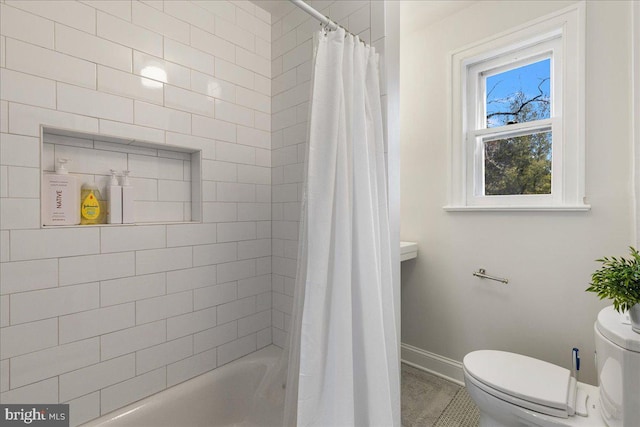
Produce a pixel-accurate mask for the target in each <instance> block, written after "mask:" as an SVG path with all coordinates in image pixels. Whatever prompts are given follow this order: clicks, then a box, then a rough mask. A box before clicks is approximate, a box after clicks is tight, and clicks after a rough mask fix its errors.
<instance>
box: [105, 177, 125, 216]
mask: <svg viewBox="0 0 640 427" xmlns="http://www.w3.org/2000/svg"><path fill="white" fill-rule="evenodd" d="M107 203H108V204H109V205H108V208H107V223H109V224H122V186H120V185H118V178H117V177H116V171H115V170H113V169H111V180H110V181H109V186H108V187H107Z"/></svg>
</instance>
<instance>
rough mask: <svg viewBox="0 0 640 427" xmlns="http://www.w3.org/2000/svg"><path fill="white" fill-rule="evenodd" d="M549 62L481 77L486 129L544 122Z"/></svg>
mask: <svg viewBox="0 0 640 427" xmlns="http://www.w3.org/2000/svg"><path fill="white" fill-rule="evenodd" d="M550 66H551V59H545V60H542V61H538V62H534V63H532V64H528V65H525V66H523V67H519V68H514V69H512V70H509V71H505V72H502V73H499V74H494V75H492V76H489V77H486V78H485V90H486V94H487V98H486V106H485V107H486V108H485V111H486V113H487V127H488V128H491V127H496V126H504V125H508V124H513V123H524V122H530V121H533V120H541V119H548V118H549V117H550V116H551V115H550V109H551V95H550V83H549V77H550V75H551V73H550Z"/></svg>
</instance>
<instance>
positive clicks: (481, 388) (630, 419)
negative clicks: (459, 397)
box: [462, 306, 640, 427]
mask: <svg viewBox="0 0 640 427" xmlns="http://www.w3.org/2000/svg"><path fill="white" fill-rule="evenodd" d="M594 329H595V344H596V355H597V357H596V364H597V369H598V379H599V383H600V386H599V387H594V386H592V385H589V384H584V383H581V382H576V380H575V378H574V377H573V376H572V375H571V372H570V371H569V370H568V369H565V368H561V367H559V366H556V365H552V364H551V363H547V362H543V361H541V360H537V359H534V358H531V357H527V356H522V355H519V354H514V353H508V352H504V351H495V350H480V351H474V352H471V353H469V354H467V355H466V356H465V357H464V360H463V362H462V363H463V367H464V380H465V384H466V386H467V391H468V392H469V395H470V396H471V398H472V399H473V400H474V401H475V403H476V405H478V408H479V409H480V427H519V426H541V427H547V426H584V427H586V426H590V427H596V426H597V427H604V426H608V427H638V426H640V334H637V333H635V332H633V331H632V330H631V325H629V324H626V323H625V322H624V321H623V317H622V316H621V315H620V314H619V313H617V312H616V311H614V310H613V307H612V306H611V307H607V308H605V309H603V310H601V311H600V313H599V314H598V320H597V321H596V323H595V326H594Z"/></svg>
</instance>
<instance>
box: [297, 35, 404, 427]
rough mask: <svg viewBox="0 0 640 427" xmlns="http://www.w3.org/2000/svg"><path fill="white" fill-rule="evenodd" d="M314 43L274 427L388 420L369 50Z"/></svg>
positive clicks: (381, 204) (384, 242)
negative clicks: (281, 394)
mask: <svg viewBox="0 0 640 427" xmlns="http://www.w3.org/2000/svg"><path fill="white" fill-rule="evenodd" d="M315 40H316V45H315V63H314V70H313V73H314V75H313V84H312V92H313V93H312V97H311V101H310V120H309V139H308V141H309V148H308V150H307V162H306V170H307V174H306V176H307V178H306V182H305V187H304V195H303V200H302V215H301V226H300V236H299V252H298V275H297V278H296V289H295V295H294V307H293V310H292V318H291V328H290V341H289V349H288V354H289V366H288V375H287V377H288V379H287V386H286V393H285V425H298V426H365V425H366V426H377V425H379V426H393V425H398V424H399V420H400V414H399V411H400V382H399V361H398V351H397V349H398V346H397V336H396V327H395V316H394V312H393V307H394V304H393V293H392V277H391V248H390V236H389V218H388V207H387V193H386V182H387V180H386V171H385V156H384V142H383V128H382V109H381V103H380V90H379V75H378V55H377V54H376V53H375V49H373V48H372V47H370V46H367V45H364V44H363V43H361V42H360V41H359V39H358V38H357V37H355V38H354V37H353V36H351V35H346V36H345V31H344V30H343V29H338V30H336V31H333V32H329V33H326V34H322V33H319V34H317V35H316V37H315Z"/></svg>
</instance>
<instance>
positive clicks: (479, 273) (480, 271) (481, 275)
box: [473, 268, 509, 285]
mask: <svg viewBox="0 0 640 427" xmlns="http://www.w3.org/2000/svg"><path fill="white" fill-rule="evenodd" d="M473 275H474V276H476V277H479V278H481V279H489V280H495V281H496V282H501V283H504V284H505V285H506V284H508V283H509V279H502V278H500V277H495V276H489V275H488V274H487V270H485V269H484V268H479V269H478V271H476V272H474V273H473Z"/></svg>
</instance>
